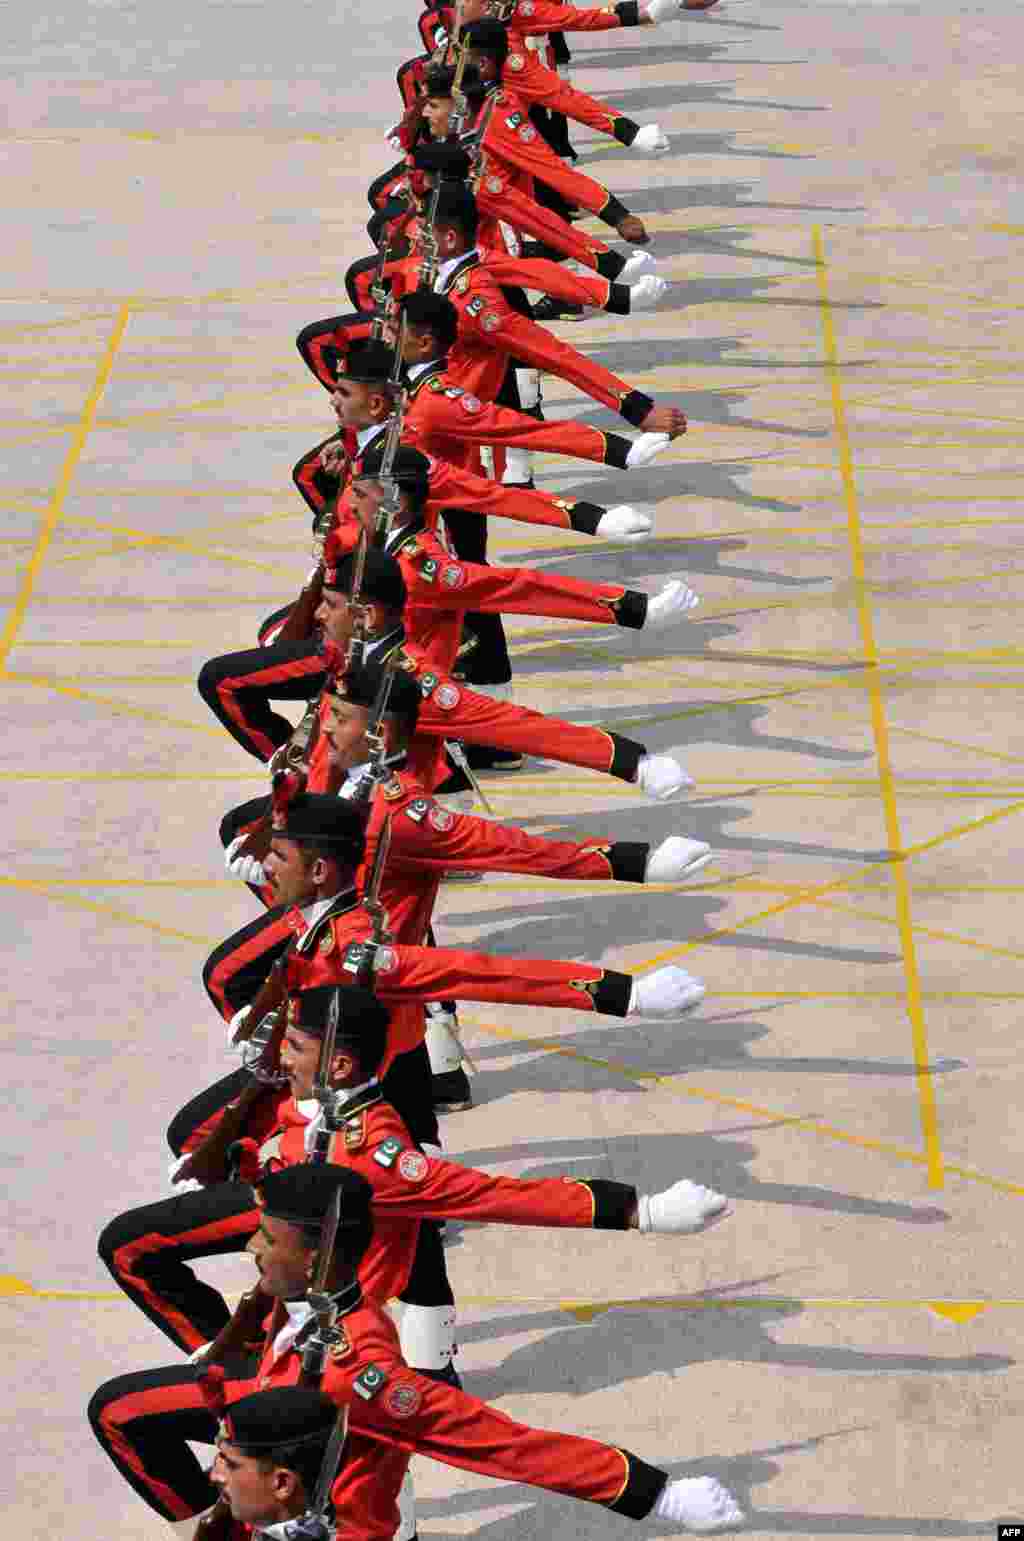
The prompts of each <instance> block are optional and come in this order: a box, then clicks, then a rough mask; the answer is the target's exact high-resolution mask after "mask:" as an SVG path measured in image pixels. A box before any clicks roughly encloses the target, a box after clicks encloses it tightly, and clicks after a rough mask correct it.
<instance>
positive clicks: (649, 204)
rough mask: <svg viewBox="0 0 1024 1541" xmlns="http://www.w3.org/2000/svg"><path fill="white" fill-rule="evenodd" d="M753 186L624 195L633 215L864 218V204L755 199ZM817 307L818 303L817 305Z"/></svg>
mask: <svg viewBox="0 0 1024 1541" xmlns="http://www.w3.org/2000/svg"><path fill="white" fill-rule="evenodd" d="M754 191H755V186H754V183H753V182H674V183H671V182H670V183H656V184H654V185H650V184H649V185H648V186H646V187H637V188H635V189H633V188H630V189H628V190H627V191H625V192H623V193H622V194H621V197H622V201H623V202H624V203H626V204H628V206H629V209H630V212H631V213H633V214H678V213H680V211H681V210H683V209H689V208H710V209H796V210H799V211H800V212H802V213H805V214H862V213H863V212H864V205H863V204H831V203H790V202H786V201H782V202H779V201H776V200H770V199H753V198H751V197H750V194H752V193H754ZM815 303H816V302H815ZM840 308H842V309H847V310H870V309H878V310H880V309H882V308H883V307H882V306H881V305H872V304H870V303H868V302H860V303H856V302H848V303H845V304H843V305H842V306H841V307H840Z"/></svg>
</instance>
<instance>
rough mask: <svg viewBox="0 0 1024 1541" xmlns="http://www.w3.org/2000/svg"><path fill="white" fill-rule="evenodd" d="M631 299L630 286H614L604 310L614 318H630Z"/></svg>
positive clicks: (610, 290) (609, 292)
mask: <svg viewBox="0 0 1024 1541" xmlns="http://www.w3.org/2000/svg"><path fill="white" fill-rule="evenodd" d="M629 298H630V296H629V285H628V284H612V286H611V288H610V289H609V291H608V299H607V301H606V302H605V307H604V308H605V310H606V311H608V313H609V314H610V315H612V316H628V315H629Z"/></svg>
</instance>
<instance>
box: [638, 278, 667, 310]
mask: <svg viewBox="0 0 1024 1541" xmlns="http://www.w3.org/2000/svg"><path fill="white" fill-rule="evenodd" d="M667 293H668V279H667V278H659V277H658V274H657V273H644V274H643V275H642V276H641V277H640V278H638V279H637V281H636V283H635V284H630V287H629V309H630V313H631V314H632V312H633V311H634V310H653V309H654V307H655V305H657V304H659V303H660V301H661V300H663V299H664V298H665V295H666V294H667Z"/></svg>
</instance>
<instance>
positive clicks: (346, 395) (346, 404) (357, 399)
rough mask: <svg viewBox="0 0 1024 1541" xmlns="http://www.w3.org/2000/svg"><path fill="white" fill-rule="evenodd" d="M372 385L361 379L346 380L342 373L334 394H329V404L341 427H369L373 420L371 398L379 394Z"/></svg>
mask: <svg viewBox="0 0 1024 1541" xmlns="http://www.w3.org/2000/svg"><path fill="white" fill-rule="evenodd" d="M379 394H380V392H379V391H376V390H375V388H374V387H373V386H372V385H367V384H366V383H365V381H363V380H348V379H346V378H345V376H344V375H342V376H341V377H340V378H339V380H338V384H337V387H336V389H335V391H334V394H333V395H332V396H331V406H332V407H333V408H334V415H335V417H336V418H337V419H338V422H339V423H340V424H341V426H342V427H343V428H369V426H370V424H371V423H372V422H374V421H375V419H374V415H373V410H372V406H371V398H372V397H373V396H374V395H379Z"/></svg>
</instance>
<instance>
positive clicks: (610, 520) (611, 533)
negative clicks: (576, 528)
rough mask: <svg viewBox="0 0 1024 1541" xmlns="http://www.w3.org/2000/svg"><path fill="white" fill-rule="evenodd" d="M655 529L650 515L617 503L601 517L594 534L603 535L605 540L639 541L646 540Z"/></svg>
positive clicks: (625, 504) (626, 504)
mask: <svg viewBox="0 0 1024 1541" xmlns="http://www.w3.org/2000/svg"><path fill="white" fill-rule="evenodd" d="M653 528H654V521H653V520H652V519H651V517H650V515H649V514H642V513H641V512H640V511H639V509H636V508H631V507H630V506H629V504H628V503H616V505H615V507H614V508H609V509H608V510H607V511H606V512H605V513H603V514H602V515H601V517H600V519H599V520H598V521H597V529H596V530H595V531H594V534H595V535H603V536H604V538H605V540H626V541H638V540H646V539H647V537H648V535H650V533H651V531H652V530H653Z"/></svg>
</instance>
